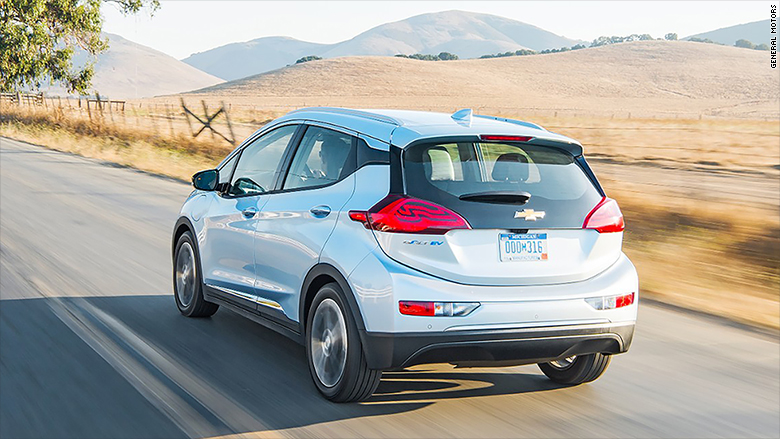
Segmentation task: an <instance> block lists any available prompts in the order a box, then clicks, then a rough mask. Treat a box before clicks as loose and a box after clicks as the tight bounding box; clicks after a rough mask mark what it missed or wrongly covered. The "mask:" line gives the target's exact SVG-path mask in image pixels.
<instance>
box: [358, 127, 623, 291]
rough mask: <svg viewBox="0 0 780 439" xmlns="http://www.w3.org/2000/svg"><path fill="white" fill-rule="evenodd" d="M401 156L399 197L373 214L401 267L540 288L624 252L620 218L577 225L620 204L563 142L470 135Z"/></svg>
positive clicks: (598, 268)
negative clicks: (408, 226) (606, 193)
mask: <svg viewBox="0 0 780 439" xmlns="http://www.w3.org/2000/svg"><path fill="white" fill-rule="evenodd" d="M519 140H529V139H519ZM399 152H400V154H401V156H400V160H395V163H394V166H393V168H394V169H393V171H392V172H396V173H400V174H401V179H400V180H401V181H402V182H403V189H402V193H399V194H395V195H393V194H391V196H390V197H389V198H388V199H387V200H386V201H384V202H382V203H380V204H379V205H377V206H375V207H374V208H373V209H372V212H373V214H370V215H373V216H371V218H373V223H374V224H373V227H372V228H373V229H374V234H375V236H376V237H377V241H378V242H379V244H380V246H381V248H382V250H383V251H384V252H385V253H386V254H387V255H388V256H390V257H391V258H393V259H395V260H397V261H398V262H401V263H402V264H405V265H407V266H409V267H412V268H415V269H417V270H420V271H423V272H425V273H429V274H431V275H434V276H438V277H441V278H443V279H447V280H451V281H454V282H458V283H464V284H473V285H540V284H556V283H566V282H575V281H579V280H584V279H587V278H590V277H592V276H595V275H596V274H598V273H600V272H602V271H604V270H605V269H607V268H608V267H609V266H611V265H612V264H613V263H614V262H615V261H616V260H617V259H618V257H619V255H620V251H621V243H622V235H623V234H622V215H620V218H619V222H620V224H619V227H617V226H616V224H612V226H611V227H607V228H603V227H602V228H601V230H602V231H599V230H596V229H594V228H584V227H583V225H584V223H585V222H586V219H588V217H589V215H590V216H594V217H598V221H597V222H599V224H600V225H601V226H604V224H605V221H606V223H609V222H610V221H611V222H612V223H616V222H617V221H618V219H617V215H619V209H617V204H616V203H614V202H613V201H611V200H609V199H605V198H604V197H603V194H602V192H601V191H600V189H599V188H598V186H597V183H596V181H595V177H589V175H592V173H591V172H590V170H589V169H588V168H587V164H586V163H585V162H584V160H582V159H581V157H574V156H573V155H572V154H571V153H570V152H568V151H567V150H566V148H564V147H563V145H561V147H556V146H555V144H551V143H549V142H547V143H546V144H545V145H541V144H538V143H537V144H533V141H532V142H524V141H513V140H512V139H504V140H501V141H487V140H484V138H482V139H480V138H473V139H470V140H468V141H462V140H456V141H453V142H424V143H415V144H413V145H412V146H410V147H408V148H406V149H405V150H403V151H399ZM396 181H399V180H398V179H396ZM606 201H608V202H609V203H607V205H605V204H604V203H605V202H606ZM597 206H602V207H604V208H603V209H602V208H600V209H596V207H597ZM595 210H598V213H596V212H594V211H595ZM399 219H400V220H401V221H407V224H416V225H417V226H416V227H417V228H416V229H415V228H414V227H415V226H413V227H412V229H406V228H404V227H396V225H395V223H394V221H396V222H397V220H399ZM595 220H596V218H594V221H595ZM461 222H462V223H463V224H461ZM399 224H400V223H399ZM607 225H608V226H609V224H607ZM410 231H411V232H413V233H409V232H410Z"/></svg>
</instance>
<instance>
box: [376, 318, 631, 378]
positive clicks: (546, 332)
mask: <svg viewBox="0 0 780 439" xmlns="http://www.w3.org/2000/svg"><path fill="white" fill-rule="evenodd" d="M360 335H361V340H362V342H363V350H364V352H365V354H366V360H367V362H368V366H369V367H370V368H371V369H383V370H387V369H398V368H403V367H408V366H412V365H415V364H429V363H454V364H459V365H464V366H477V365H479V366H490V365H493V366H496V365H519V364H533V363H544V362H548V361H552V360H557V359H561V358H566V357H570V356H572V355H585V354H592V353H596V352H601V353H605V354H619V353H622V352H626V351H627V350H628V348H629V346H630V345H631V341H632V338H633V335H634V324H633V323H629V324H625V323H623V324H595V325H570V326H560V327H544V328H523V329H510V330H506V329H501V330H495V329H494V330H474V331H452V332H438V333H435V334H430V333H378V332H368V331H361V334H360Z"/></svg>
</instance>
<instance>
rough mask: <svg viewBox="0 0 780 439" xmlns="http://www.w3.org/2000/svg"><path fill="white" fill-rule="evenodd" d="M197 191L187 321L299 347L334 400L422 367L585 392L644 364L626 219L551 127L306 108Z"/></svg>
mask: <svg viewBox="0 0 780 439" xmlns="http://www.w3.org/2000/svg"><path fill="white" fill-rule="evenodd" d="M193 185H194V186H195V190H194V191H193V192H192V193H191V194H190V196H189V197H188V198H187V200H186V201H185V202H184V205H183V207H182V209H181V213H180V218H179V220H178V221H177V223H176V225H175V228H174V232H173V277H174V293H175V294H174V297H175V300H176V305H177V306H178V308H179V311H180V312H181V313H182V314H184V315H185V316H189V317H206V316H210V315H212V314H214V313H215V312H216V311H217V308H218V307H219V306H225V307H227V308H229V309H231V310H233V311H235V312H237V313H239V314H242V315H244V316H246V317H248V318H250V319H253V320H255V321H257V322H259V323H261V324H264V325H266V326H268V327H271V328H273V329H276V330H278V331H280V332H282V333H284V334H286V335H288V336H289V337H291V338H292V339H294V340H296V341H298V342H300V343H302V344H304V345H305V346H306V353H307V357H308V364H309V370H310V372H311V377H312V379H313V380H314V383H315V385H316V386H317V388H318V389H319V391H320V392H321V393H322V394H323V395H324V396H325V397H326V398H328V399H330V400H332V401H339V402H346V401H359V400H364V399H366V398H368V397H369V396H371V394H372V393H373V392H374V390H375V389H376V387H377V385H378V384H379V379H380V376H381V374H382V371H383V370H398V369H403V368H405V367H408V366H411V365H416V364H426V363H441V362H444V363H451V364H455V365H458V366H491V365H492V366H510V365H521V364H534V363H537V364H539V367H540V368H541V370H542V372H543V373H544V374H545V375H547V376H548V377H549V378H550V379H551V380H553V381H555V382H558V383H563V384H571V385H573V384H580V383H585V382H589V381H593V380H595V379H596V378H598V377H599V376H600V375H601V374H602V373H603V372H604V370H605V369H606V368H607V365H608V364H609V361H610V358H611V356H612V355H613V354H618V353H622V352H626V351H627V350H628V348H629V346H630V345H631V340H632V337H633V334H634V326H635V322H636V315H637V301H638V292H639V291H638V279H637V274H636V270H635V269H634V266H633V265H632V264H631V262H630V261H629V260H628V258H627V257H626V256H625V254H623V252H622V250H621V247H622V240H623V228H624V223H623V216H622V214H621V212H620V209H619V207H618V205H617V203H616V202H615V201H614V200H612V199H610V198H607V197H606V195H605V193H604V190H603V189H602V188H601V186H600V185H599V182H598V180H597V179H596V177H595V175H594V174H593V172H592V171H591V169H590V167H589V166H588V164H587V163H586V161H585V159H584V158H583V155H582V146H581V145H580V144H579V143H578V142H576V141H574V140H572V139H569V138H567V137H564V136H561V135H558V134H554V133H551V132H549V131H547V130H545V129H544V128H542V127H540V126H537V125H534V124H531V123H528V122H522V121H517V120H511V119H503V118H499V117H490V116H480V115H476V114H472V112H471V110H461V111H458V112H456V113H454V114H452V115H449V114H441V113H427V112H415V111H400V110H349V109H340V108H307V109H302V110H297V111H293V112H291V113H289V114H287V115H285V116H283V117H281V118H279V119H276V120H274V121H273V122H271V123H269V124H268V125H266V126H265V127H263V128H262V129H260V130H259V131H257V132H256V133H255V134H253V135H252V136H250V137H249V138H248V139H247V140H246V141H244V142H243V143H242V144H241V145H240V146H239V147H238V148H236V149H235V150H234V151H233V152H232V153H231V154H230V155H228V156H227V158H225V160H223V161H222V163H220V165H219V166H218V167H217V169H212V170H207V171H202V172H199V173H197V174H195V175H194V176H193Z"/></svg>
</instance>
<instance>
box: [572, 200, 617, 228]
mask: <svg viewBox="0 0 780 439" xmlns="http://www.w3.org/2000/svg"><path fill="white" fill-rule="evenodd" d="M582 228H583V229H595V230H597V231H599V233H611V232H622V231H623V229H625V228H626V225H625V223H624V222H623V213H622V212H621V211H620V207H619V206H618V203H617V201H615V200H613V199H612V198H607V197H604V198H602V199H601V201H600V202H599V204H597V205H596V207H594V208H593V210H591V211H590V213H589V214H588V216H586V217H585V222H584V223H583V224H582Z"/></svg>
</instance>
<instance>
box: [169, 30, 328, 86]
mask: <svg viewBox="0 0 780 439" xmlns="http://www.w3.org/2000/svg"><path fill="white" fill-rule="evenodd" d="M332 46H333V45H332V44H319V43H309V42H307V41H300V40H296V39H295V38H289V37H265V38H258V39H256V40H252V41H246V42H243V43H232V44H227V45H225V46H221V47H217V48H216V49H211V50H207V51H205V52H199V53H194V54H192V55H190V56H189V57H187V58H186V59H184V60H183V62H185V63H187V64H189V65H191V66H193V67H195V68H197V69H199V70H202V71H204V72H209V73H210V74H212V75H214V76H217V77H219V78H223V79H226V80H229V81H230V80H233V79H239V78H243V77H246V76H250V75H254V74H257V73H260V72H267V71H269V70H274V69H278V68H279V67H284V66H285V65H287V64H292V63H294V62H295V61H296V60H298V59H300V58H302V57H304V56H307V55H312V54H318V53H323V52H325V51H327V50H328V49H330V48H331V47H332Z"/></svg>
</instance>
